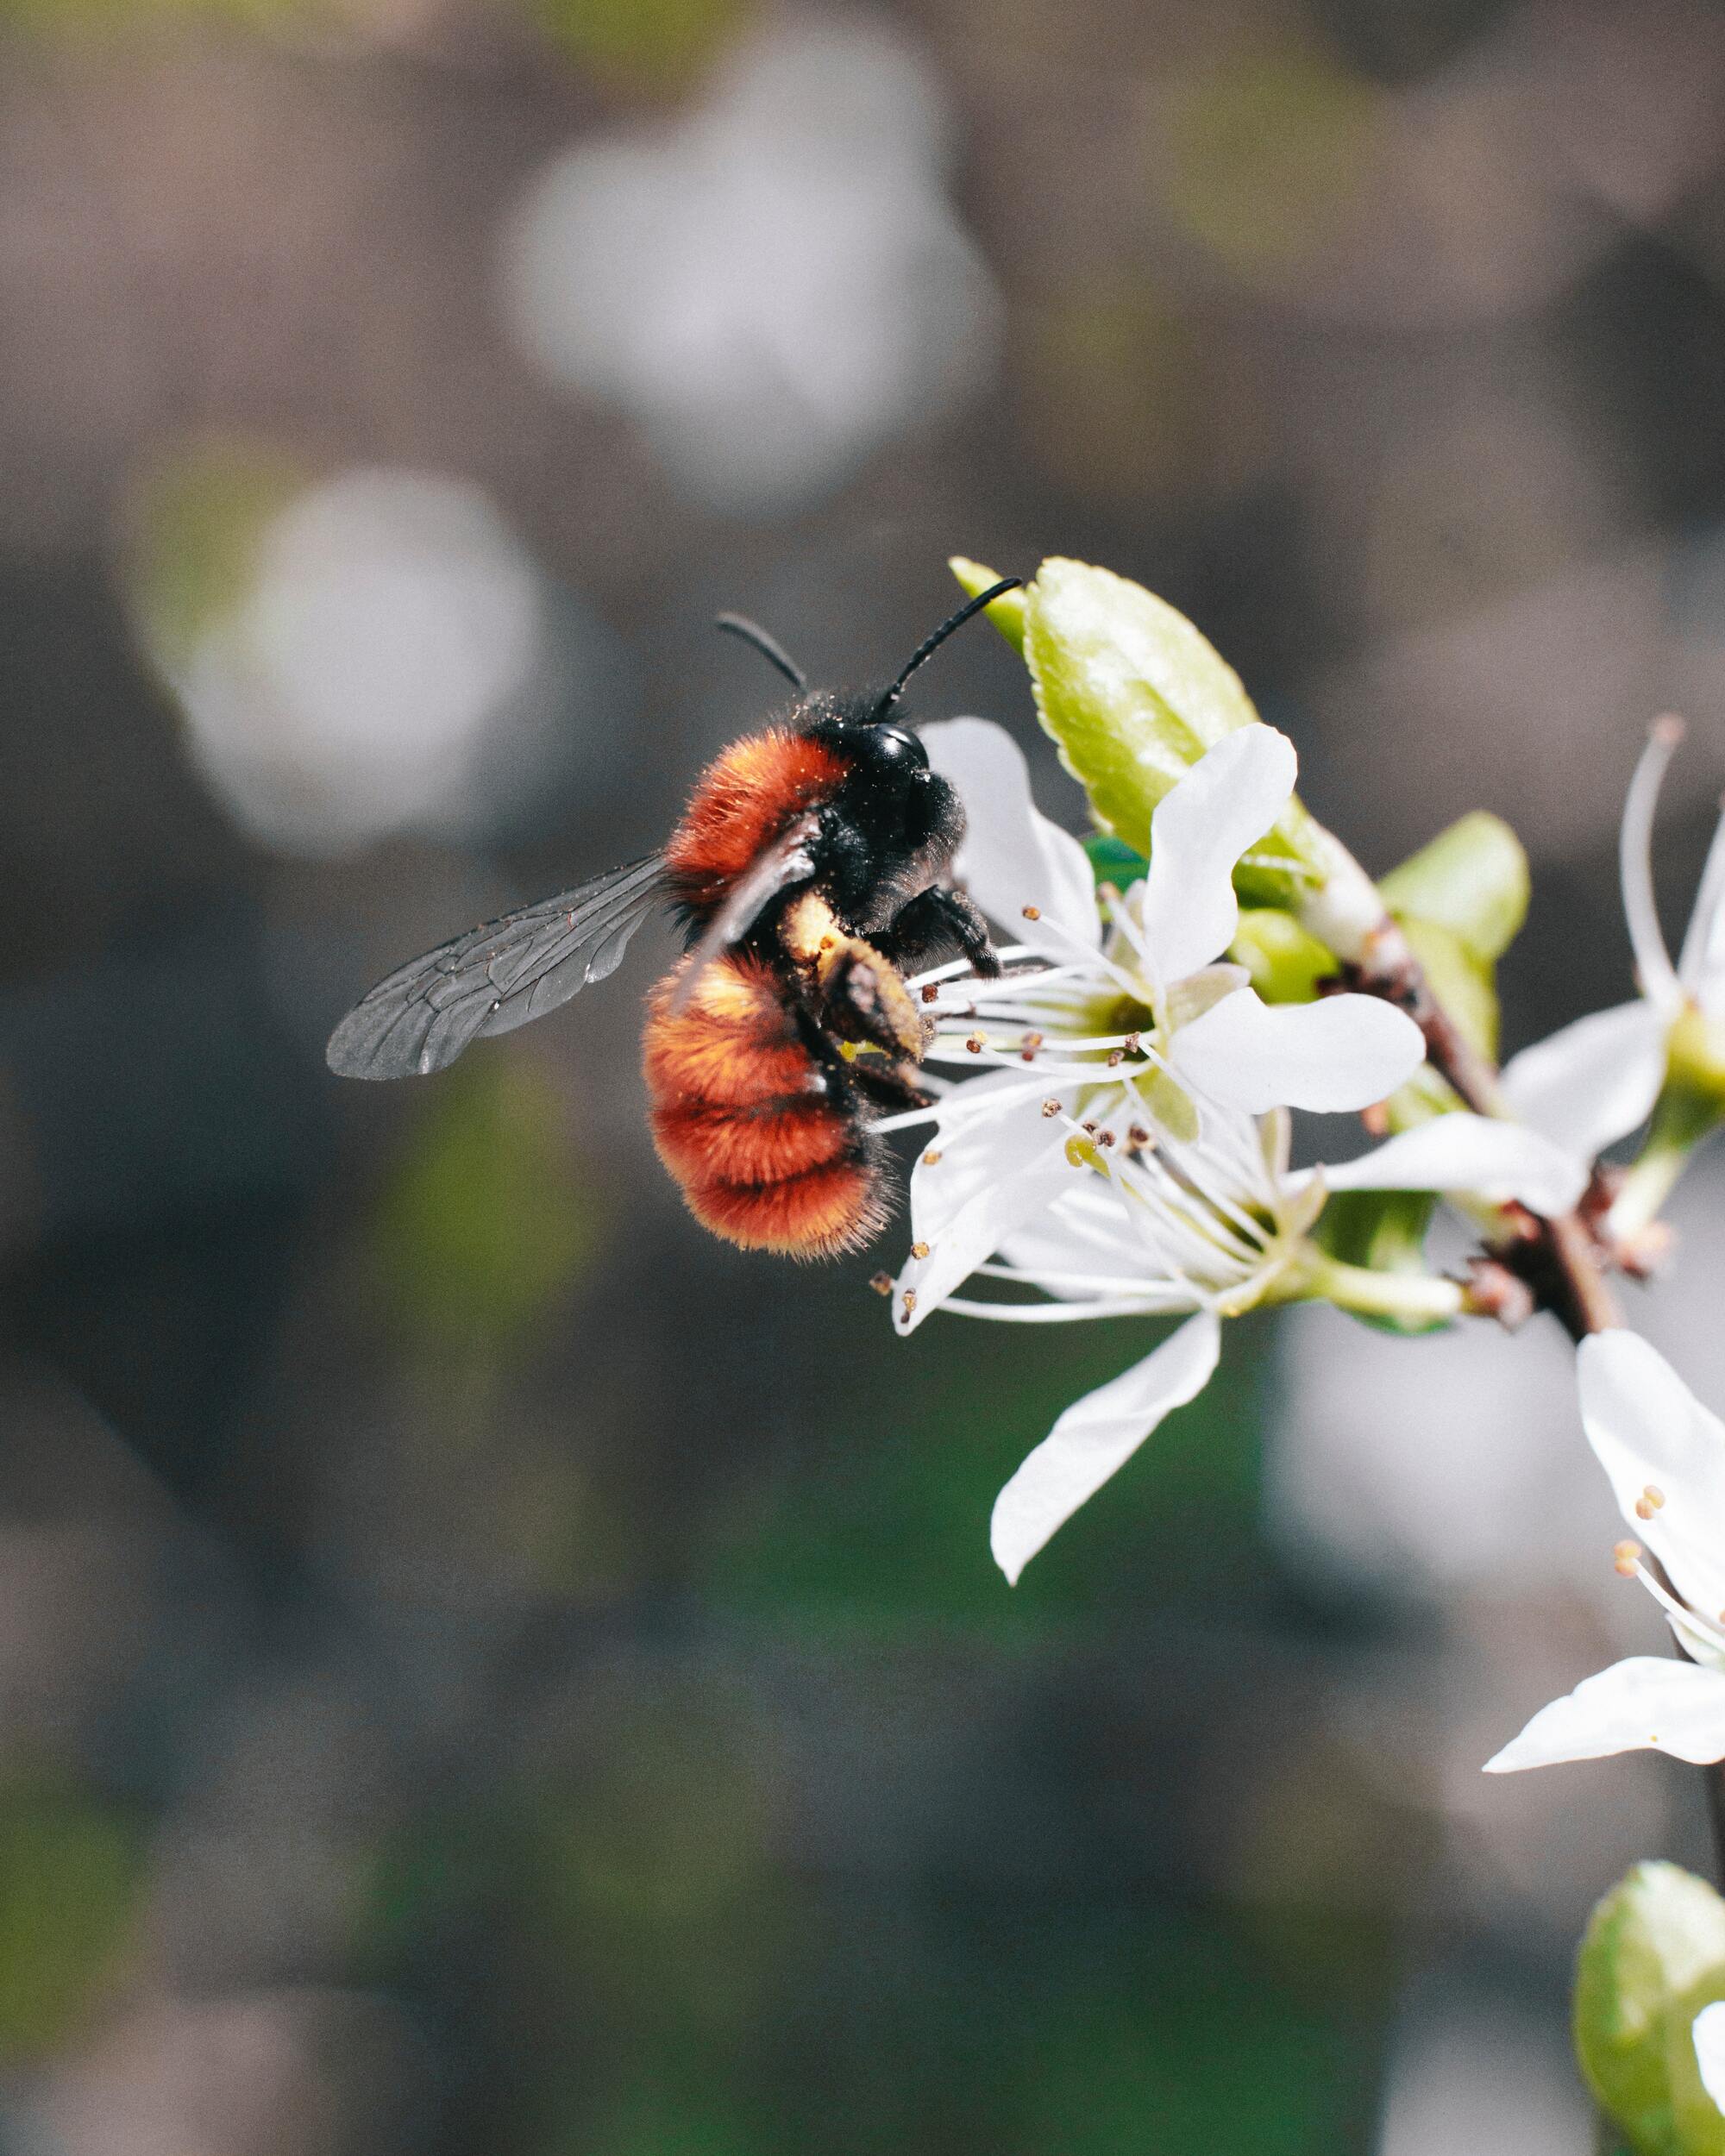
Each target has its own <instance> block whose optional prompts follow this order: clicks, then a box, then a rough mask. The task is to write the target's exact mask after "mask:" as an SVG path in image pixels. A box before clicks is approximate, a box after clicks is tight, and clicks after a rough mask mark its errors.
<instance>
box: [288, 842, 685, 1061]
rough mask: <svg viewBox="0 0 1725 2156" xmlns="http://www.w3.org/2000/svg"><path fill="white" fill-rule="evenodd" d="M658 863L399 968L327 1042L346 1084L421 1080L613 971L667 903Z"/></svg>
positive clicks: (659, 859) (634, 867) (596, 881)
mask: <svg viewBox="0 0 1725 2156" xmlns="http://www.w3.org/2000/svg"><path fill="white" fill-rule="evenodd" d="M663 875H664V857H663V856H662V855H660V854H648V855H646V856H643V859H641V860H639V861H631V862H628V863H627V864H626V865H625V866H624V867H623V868H612V869H611V870H609V871H608V872H607V873H606V874H605V875H602V876H594V877H593V878H592V879H591V880H590V881H587V882H586V883H578V884H577V885H576V886H575V887H574V889H573V890H572V891H563V892H560V893H558V895H557V896H556V897H555V899H543V900H542V901H541V902H540V903H539V904H538V905H537V906H523V907H522V908H521V909H520V910H519V912H514V913H505V915H504V916H503V917H502V918H501V919H500V920H496V921H485V922H482V923H481V924H480V926H479V927H478V928H472V929H469V930H468V931H467V933H466V935H464V936H457V937H454V938H452V940H451V941H450V942H449V943H442V944H440V945H439V946H438V948H437V949H436V950H433V951H428V952H427V953H426V955H425V956H424V957H423V958H415V959H413V960H412V961H411V962H410V963H408V964H407V965H405V966H401V967H398V968H397V969H396V971H395V972H394V973H392V974H391V975H389V977H388V979H387V980H386V981H379V983H378V985H377V986H376V987H375V988H373V990H372V991H371V993H370V994H368V995H367V997H365V999H364V1000H362V1001H361V1002H360V1003H357V1004H355V1005H354V1008H353V1009H352V1010H351V1011H349V1012H348V1015H347V1017H346V1018H343V1019H342V1023H341V1024H340V1025H338V1026H337V1027H336V1030H335V1031H334V1032H333V1033H332V1034H331V1035H330V1036H329V1048H328V1050H326V1051H325V1052H326V1054H327V1056H328V1059H329V1068H330V1069H331V1070H334V1071H337V1072H339V1073H340V1074H341V1075H342V1077H344V1078H411V1077H424V1076H425V1075H427V1074H428V1073H429V1072H431V1071H434V1070H442V1069H443V1067H444V1065H445V1064H446V1063H452V1062H455V1058H456V1056H459V1055H460V1054H461V1050H463V1049H464V1048H465V1047H466V1046H467V1043H468V1042H469V1041H472V1040H476V1039H477V1038H478V1037H479V1036H480V1034H482V1033H487V1034H488V1033H508V1032H511V1031H513V1030H514V1028H515V1027H516V1026H517V1025H526V1024H527V1022H528V1021H529V1019H530V1018H543V1016H544V1015H545V1013H546V1012H548V1011H555V1009H556V1007H557V1006H558V1005H559V1004H560V1003H567V1002H568V1000H569V998H570V997H571V996H573V995H579V994H580V991H581V990H582V989H583V988H584V987H586V984H587V983H588V981H603V980H604V979H605V975H607V974H609V973H612V972H614V971H615V970H616V968H617V966H618V962H619V960H620V959H621V958H622V956H623V954H624V950H625V948H626V947H627V945H628V943H629V939H630V937H631V936H632V935H633V934H634V933H635V931H636V930H637V928H639V927H640V925H641V924H642V922H643V920H644V919H645V918H646V917H647V915H648V914H649V912H651V910H652V908H653V906H654V904H655V901H656V900H657V899H660V898H661V897H662V896H663V894H664V881H663Z"/></svg>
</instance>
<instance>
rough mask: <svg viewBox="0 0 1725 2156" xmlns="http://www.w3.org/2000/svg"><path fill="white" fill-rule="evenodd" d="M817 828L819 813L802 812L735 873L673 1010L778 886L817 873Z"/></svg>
mask: <svg viewBox="0 0 1725 2156" xmlns="http://www.w3.org/2000/svg"><path fill="white" fill-rule="evenodd" d="M819 829H820V818H819V817H818V816H814V815H807V816H800V817H798V818H797V819H796V821H795V822H794V823H792V824H787V825H786V826H785V828H784V830H781V832H780V833H779V836H778V837H776V838H775V839H774V840H773V841H772V843H770V844H769V845H768V846H766V847H764V848H763V849H762V852H761V855H760V857H759V859H758V860H757V861H756V863H755V865H754V867H753V868H750V871H749V873H748V874H746V875H744V876H741V877H739V878H738V879H737V883H736V885H735V887H733V889H732V891H731V895H730V897H729V898H728V899H726V900H725V901H724V905H723V906H720V908H719V909H718V912H717V913H715V914H714V915H713V917H712V920H710V921H709V922H708V923H707V924H706V928H705V929H704V930H703V931H701V937H700V941H699V943H696V944H695V946H694V948H693V950H691V951H690V953H689V962H688V964H687V966H685V967H684V968H683V970H682V973H681V976H680V977H679V979H678V981H677V990H676V993H675V994H674V996H673V997H672V999H671V1008H672V1010H673V1011H681V1010H685V1009H687V1006H688V1002H689V999H690V997H691V996H692V995H693V993H694V987H695V983H696V981H699V979H700V977H701V975H702V974H703V973H704V972H705V971H706V968H708V967H709V966H710V965H711V964H712V962H713V960H714V959H715V958H717V957H718V954H719V953H720V952H721V951H722V950H729V949H730V948H731V945H732V944H733V943H737V942H739V941H740V940H741V939H742V938H743V937H744V936H746V935H747V934H748V933H749V931H750V928H752V927H753V926H754V924H755V923H756V921H757V920H758V919H759V918H760V917H761V914H762V912H764V910H765V909H766V908H767V907H768V906H770V905H771V904H772V902H773V900H774V899H775V898H777V896H778V895H779V893H780V892H781V891H788V890H789V889H790V887H791V886H792V885H793V883H805V882H806V881H807V880H808V879H809V877H811V876H812V874H814V856H813V855H812V853H811V852H810V851H809V848H810V846H811V845H812V843H813V841H814V837H815V835H816V833H817V832H818V831H819Z"/></svg>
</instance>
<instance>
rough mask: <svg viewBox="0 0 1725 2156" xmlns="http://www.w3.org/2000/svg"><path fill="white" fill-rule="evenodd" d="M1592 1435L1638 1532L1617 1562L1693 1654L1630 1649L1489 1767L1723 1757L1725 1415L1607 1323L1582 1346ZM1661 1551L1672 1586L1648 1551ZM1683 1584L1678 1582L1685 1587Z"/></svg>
mask: <svg viewBox="0 0 1725 2156" xmlns="http://www.w3.org/2000/svg"><path fill="white" fill-rule="evenodd" d="M1577 1365H1578V1374H1579V1377H1580V1384H1581V1416H1582V1422H1583V1424H1584V1426H1585V1428H1586V1431H1587V1436H1588V1442H1589V1443H1590V1445H1592V1447H1593V1450H1594V1451H1595V1453H1596V1455H1597V1457H1598V1459H1599V1463H1600V1465H1601V1466H1602V1467H1603V1469H1604V1470H1605V1472H1606V1473H1607V1475H1609V1476H1610V1478H1611V1487H1612V1489H1613V1491H1614V1492H1615V1495H1616V1499H1617V1505H1618V1509H1619V1510H1620V1511H1621V1512H1622V1514H1623V1517H1624V1519H1625V1520H1627V1521H1628V1524H1629V1526H1630V1527H1631V1528H1632V1529H1633V1530H1634V1534H1635V1536H1636V1537H1637V1539H1636V1540H1635V1541H1633V1542H1623V1543H1620V1544H1619V1545H1617V1550H1618V1569H1619V1570H1621V1571H1623V1572H1625V1573H1629V1574H1633V1575H1634V1576H1635V1577H1636V1578H1638V1579H1640V1582H1641V1583H1642V1584H1643V1585H1644V1586H1645V1587H1646V1588H1647V1591H1648V1593H1649V1594H1650V1595H1653V1599H1654V1600H1655V1601H1657V1602H1658V1603H1659V1606H1660V1608H1662V1609H1663V1610H1664V1611H1665V1621H1666V1622H1667V1623H1668V1624H1669V1625H1670V1626H1671V1628H1672V1632H1673V1633H1675V1634H1676V1635H1677V1639H1678V1645H1679V1646H1681V1647H1682V1649H1683V1651H1684V1654H1685V1655H1687V1656H1688V1657H1689V1658H1690V1659H1689V1660H1687V1661H1671V1660H1668V1659H1666V1658H1665V1657H1664V1656H1659V1655H1632V1656H1630V1657H1629V1658H1628V1660H1627V1661H1623V1662H1618V1663H1614V1664H1613V1665H1612V1666H1611V1668H1609V1670H1601V1671H1600V1672H1599V1674H1598V1675H1597V1676H1596V1677H1588V1678H1587V1679H1585V1680H1584V1682H1583V1683H1580V1684H1578V1685H1577V1687H1576V1688H1575V1689H1574V1691H1572V1692H1571V1693H1570V1694H1569V1695H1568V1696H1567V1697H1566V1698H1565V1699H1559V1700H1553V1702H1552V1703H1551V1705H1550V1706H1549V1707H1544V1708H1540V1712H1539V1713H1538V1714H1535V1715H1534V1719H1533V1720H1532V1721H1530V1722H1529V1723H1528V1724H1527V1727H1526V1728H1525V1729H1524V1730H1523V1731H1522V1732H1521V1735H1520V1736H1519V1737H1517V1738H1516V1739H1515V1741H1514V1742H1513V1743H1511V1744H1509V1745H1505V1746H1504V1748H1503V1749H1502V1752H1499V1753H1498V1754H1497V1755H1496V1758H1493V1759H1490V1760H1488V1761H1487V1762H1486V1768H1485V1771H1486V1772H1487V1773H1488V1774H1509V1773H1513V1772H1515V1771H1516V1770H1517V1769H1518V1768H1521V1767H1543V1766H1549V1765H1551V1764H1553V1763H1554V1762H1556V1761H1558V1760H1562V1759H1600V1758H1605V1757H1606V1756H1607V1754H1609V1753H1611V1752H1630V1751H1635V1750H1640V1749H1652V1750H1653V1751H1656V1752H1670V1753H1672V1755H1673V1756H1674V1757H1675V1758H1679V1759H1687V1760H1689V1761H1690V1762H1691V1764H1697V1765H1698V1764H1702V1763H1703V1762H1704V1761H1707V1760H1711V1759H1718V1758H1725V1424H1722V1423H1721V1422H1720V1421H1719V1420H1718V1418H1717V1417H1716V1416H1715V1415H1711V1414H1709V1413H1708V1411H1707V1410H1706V1408H1704V1407H1703V1406H1702V1405H1701V1403H1700V1402H1699V1401H1697V1399H1696V1398H1695V1395H1693V1394H1692V1393H1691V1391H1690V1390H1689V1388H1688V1387H1687V1386H1686V1385H1684V1382H1683V1381H1682V1380H1681V1379H1680V1378H1679V1377H1678V1375H1677V1373H1676V1372H1675V1371H1674V1370H1673V1369H1672V1367H1671V1365H1670V1363H1667V1362H1666V1361H1665V1358H1664V1357H1663V1356H1661V1355H1660V1354H1659V1352H1658V1351H1656V1350H1655V1349H1653V1348H1652V1347H1650V1346H1648V1344H1647V1342H1646V1341H1645V1340H1643V1339H1641V1338H1640V1337H1639V1336H1638V1335H1637V1334H1635V1333H1633V1332H1597V1333H1595V1334H1593V1335H1592V1336H1591V1338H1588V1339H1586V1340H1584V1341H1583V1342H1582V1344H1581V1347H1580V1350H1579V1351H1578V1357H1577ZM1643 1544H1645V1545H1646V1547H1647V1550H1648V1551H1651V1552H1652V1554H1653V1557H1655V1558H1657V1559H1658V1561H1659V1565H1660V1566H1661V1567H1662V1569H1663V1570H1664V1572H1665V1577H1666V1578H1667V1579H1668V1580H1669V1581H1670V1583H1671V1587H1670V1589H1667V1588H1666V1587H1665V1586H1664V1585H1663V1584H1661V1583H1660V1582H1659V1580H1658V1579H1657V1578H1655V1577H1654V1576H1653V1572H1652V1571H1651V1570H1649V1568H1648V1567H1647V1565H1646V1564H1643V1563H1642V1562H1641V1545H1643ZM1673 1590H1674V1591H1673Z"/></svg>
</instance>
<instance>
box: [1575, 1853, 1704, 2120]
mask: <svg viewBox="0 0 1725 2156" xmlns="http://www.w3.org/2000/svg"><path fill="white" fill-rule="evenodd" d="M1719 1998H1725V1901H1722V1900H1721V1899H1720V1897H1719V1896H1718V1895H1717V1894H1716V1893H1715V1892H1714V1890H1713V1889H1712V1888H1711V1887H1710V1886H1709V1885H1708V1884H1707V1883H1706V1882H1705V1881H1704V1880H1703V1879H1697V1877H1695V1875H1694V1874H1693V1873H1692V1872H1689V1871H1684V1869H1683V1868H1682V1866H1681V1865H1674V1864H1638V1865H1634V1866H1633V1867H1632V1869H1631V1870H1630V1871H1628V1872H1626V1873H1625V1875H1624V1876H1623V1877H1622V1879H1621V1880H1620V1881H1619V1882H1618V1883H1617V1884H1616V1885H1615V1887H1613V1888H1612V1890H1611V1891H1610V1892H1609V1894H1608V1895H1606V1896H1605V1897H1604V1899H1603V1901H1601V1902H1599V1904H1598V1905H1597V1907H1596V1908H1595V1909H1594V1912H1593V1915H1592V1916H1591V1918H1590V1920H1589V1922H1588V1927H1587V1931H1586V1934H1585V1935H1584V1938H1583V1940H1582V1942H1581V1952H1580V1954H1579V1956H1578V1959H1577V1963H1576V1977H1575V2004H1574V2033H1575V2047H1576V2056H1577V2058H1578V2059H1579V2060H1580V2062H1581V2071H1582V2073H1583V2075H1584V2078H1585V2079H1586V2082H1587V2084H1588V2086H1589V2088H1590V2090H1592V2092H1593V2095H1594V2096H1595V2098H1596V2101H1597V2103H1599V2105H1600V2107H1601V2109H1603V2110H1604V2111H1605V2112H1606V2113H1607V2114H1608V2115H1609V2116H1610V2117H1611V2118H1612V2119H1613V2120H1614V2121H1615V2123H1616V2124H1617V2126H1618V2127H1619V2128H1621V2129H1622V2133H1623V2134H1625V2136H1626V2137H1627V2138H1628V2142H1629V2146H1630V2147H1631V2148H1632V2149H1633V2150H1634V2153H1635V2156H1725V2117H1722V2115H1720V2112H1719V2109H1718V2108H1717V2106H1716V2104H1715V2103H1713V2101H1712V2099H1711V2098H1710V2097H1709V2096H1708V2094H1707V2092H1706V2090H1704V2089H1703V2087H1702V2085H1701V2077H1700V2073H1699V2071H1698V2069H1697V2065H1696V2062H1695V2045H1694V2042H1693V2040H1692V2039H1691V2034H1690V2029H1691V2024H1692V2023H1693V2021H1694V2020H1695V2017H1696V2015H1697V2014H1698V2013H1699V2012H1700V2011H1701V2009H1702V2008H1703V2006H1706V2005H1709V2004H1710V2003H1711V2002H1712V2001H1714V2000H1715V1999H1719Z"/></svg>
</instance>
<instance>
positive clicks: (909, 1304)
mask: <svg viewBox="0 0 1725 2156" xmlns="http://www.w3.org/2000/svg"><path fill="white" fill-rule="evenodd" d="M901 1300H902V1301H903V1305H904V1313H905V1315H906V1317H907V1318H908V1317H909V1316H910V1314H911V1313H912V1312H913V1310H914V1309H915V1308H916V1290H915V1288H906V1290H905V1292H904V1294H903V1297H902V1298H901Z"/></svg>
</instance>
